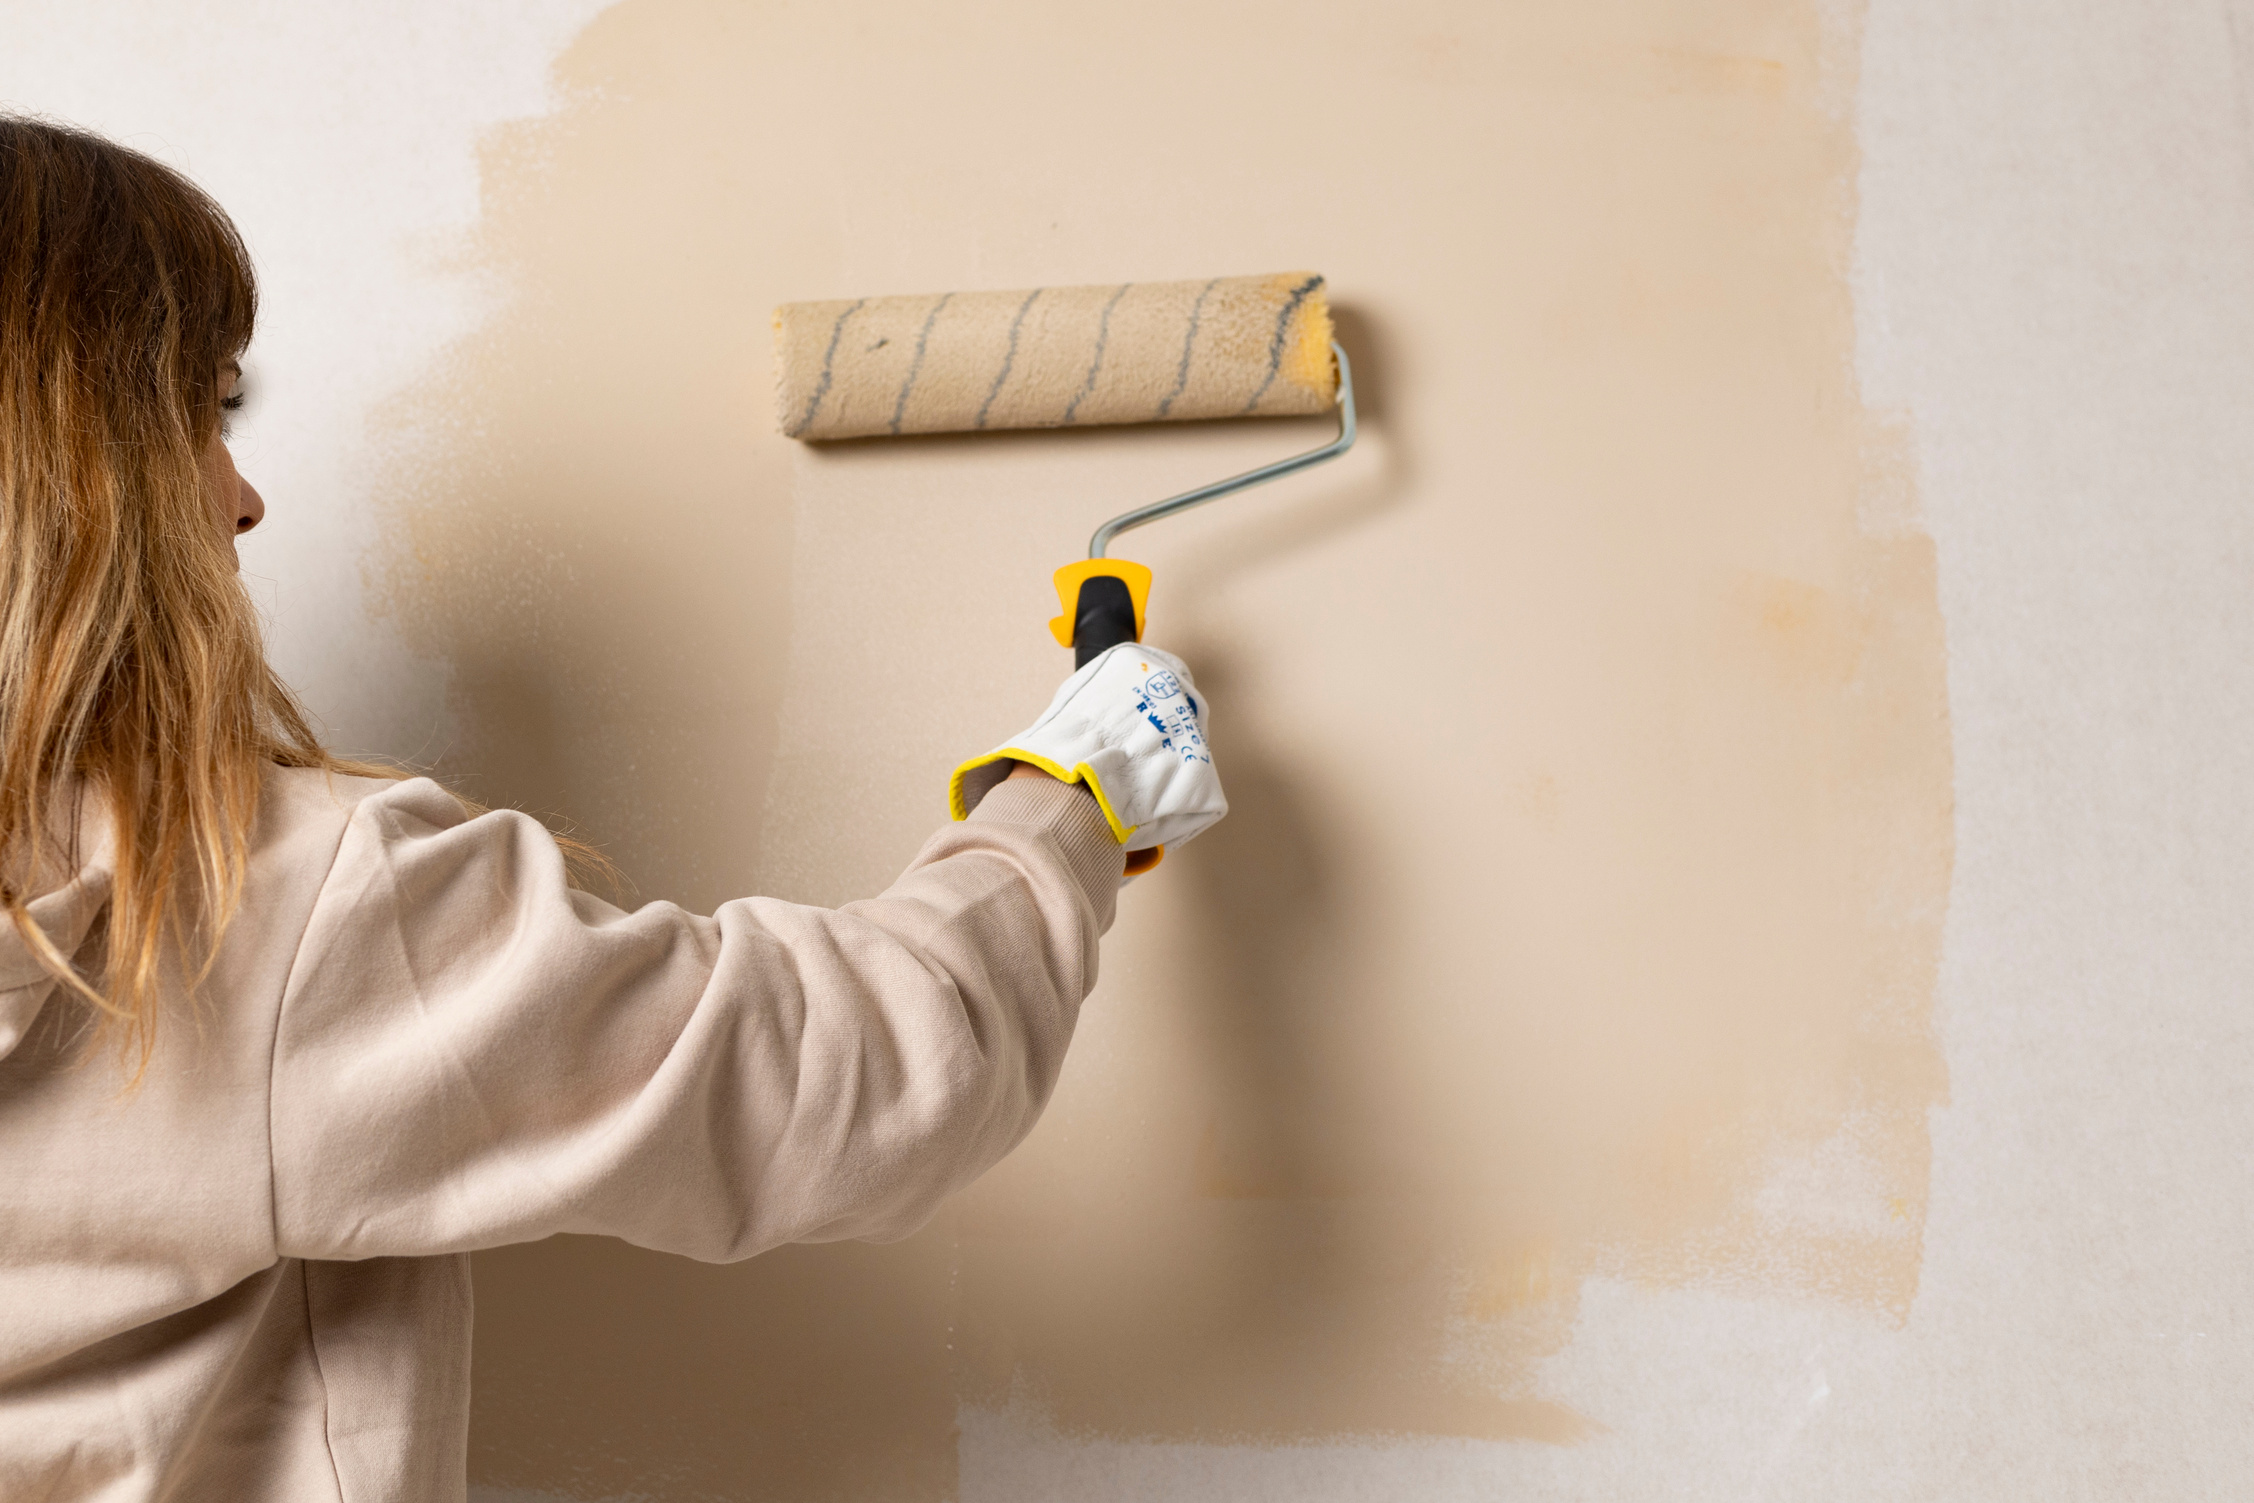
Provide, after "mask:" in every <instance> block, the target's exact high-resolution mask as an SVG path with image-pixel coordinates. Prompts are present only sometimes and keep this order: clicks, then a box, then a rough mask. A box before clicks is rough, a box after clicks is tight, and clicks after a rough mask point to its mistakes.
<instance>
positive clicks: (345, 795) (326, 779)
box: [261, 765, 470, 835]
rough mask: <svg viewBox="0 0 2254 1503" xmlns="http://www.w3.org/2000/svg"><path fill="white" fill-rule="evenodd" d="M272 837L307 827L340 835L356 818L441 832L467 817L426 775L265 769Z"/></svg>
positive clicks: (266, 811)
mask: <svg viewBox="0 0 2254 1503" xmlns="http://www.w3.org/2000/svg"><path fill="white" fill-rule="evenodd" d="M263 798H264V804H265V808H264V809H263V810H262V811H261V813H262V814H263V815H264V817H265V822H266V823H267V826H268V830H269V832H270V835H283V834H285V832H294V831H298V830H310V829H328V830H333V831H335V832H336V833H338V834H342V832H343V829H344V827H345V826H347V825H349V824H351V823H352V822H353V821H354V820H355V819H356V818H357V819H367V818H371V817H373V818H376V819H380V820H383V821H385V822H386V823H389V822H392V821H395V820H400V821H405V822H406V823H408V824H410V825H421V826H428V827H436V828H445V827H447V826H451V825H456V824H459V823H461V822H462V820H464V819H465V818H467V817H468V816H469V813H470V811H469V810H467V809H466V808H464V807H463V805H462V802H461V801H460V800H459V799H457V798H455V797H454V795H453V794H451V793H448V792H447V791H446V789H445V788H443V787H442V786H440V785H439V784H438V783H436V782H434V781H433V780H431V779H430V778H427V777H414V776H408V775H404V774H391V773H386V772H384V771H383V770H382V769H373V770H371V771H370V772H367V773H360V772H355V771H350V770H345V769H339V768H332V767H283V766H278V765H277V766H270V767H268V768H267V769H266V783H265V788H264V791H263Z"/></svg>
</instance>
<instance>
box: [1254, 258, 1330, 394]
mask: <svg viewBox="0 0 2254 1503" xmlns="http://www.w3.org/2000/svg"><path fill="white" fill-rule="evenodd" d="M1322 285H1323V279H1322V278H1321V277H1309V278H1308V279H1307V280H1306V281H1304V282H1301V283H1300V284H1299V285H1298V286H1297V287H1294V288H1292V289H1291V297H1290V298H1289V299H1287V300H1286V301H1285V303H1284V306H1283V311H1282V312H1281V313H1278V314H1277V315H1276V333H1275V337H1274V338H1273V339H1270V340H1269V341H1268V375H1267V378H1266V379H1265V380H1263V381H1262V382H1261V383H1260V389H1259V390H1258V391H1256V392H1254V393H1253V394H1252V400H1251V401H1249V402H1247V403H1245V404H1244V410H1245V411H1246V412H1250V411H1251V410H1252V409H1253V408H1255V407H1258V406H1259V405H1260V399H1261V398H1262V397H1264V396H1266V395H1267V394H1268V388H1269V387H1271V386H1273V385H1275V384H1276V372H1277V371H1279V370H1281V369H1282V368H1283V363H1284V330H1285V329H1287V328H1289V327H1291V316H1292V315H1293V314H1294V313H1297V312H1298V311H1299V305H1300V304H1301V303H1303V302H1305V301H1307V294H1308V293H1310V292H1313V291H1314V290H1315V289H1316V288H1318V287H1320V286H1322Z"/></svg>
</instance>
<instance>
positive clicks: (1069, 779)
mask: <svg viewBox="0 0 2254 1503" xmlns="http://www.w3.org/2000/svg"><path fill="white" fill-rule="evenodd" d="M996 762H1031V763H1032V764H1033V765H1034V766H1035V767H1038V768H1040V769H1041V770H1042V771H1043V772H1045V773H1047V774H1048V775H1049V776H1050V777H1052V778H1055V779H1056V780H1057V781H1058V782H1060V783H1083V784H1085V785H1087V789H1088V791H1089V792H1090V793H1092V794H1094V795H1095V796H1096V807H1097V808H1099V809H1101V810H1103V811H1104V823H1105V824H1107V825H1110V826H1111V835H1112V839H1114V840H1116V841H1118V842H1119V843H1120V844H1121V845H1125V844H1126V843H1127V841H1128V839H1129V838H1130V837H1131V836H1133V835H1134V833H1135V831H1136V830H1137V829H1138V828H1140V827H1139V826H1136V825H1123V824H1121V823H1120V822H1119V816H1118V815H1117V814H1114V813H1113V812H1112V808H1111V800H1110V799H1108V798H1106V797H1104V785H1103V784H1102V783H1100V782H1098V781H1097V780H1096V770H1095V769H1094V768H1092V767H1090V766H1089V765H1088V764H1087V763H1085V762H1083V763H1081V764H1080V765H1079V766H1078V767H1074V768H1071V769H1069V770H1067V769H1066V768H1064V767H1062V766H1060V765H1059V764H1057V763H1055V762H1052V761H1050V760H1049V759H1048V758H1047V757H1044V756H1040V755H1038V754H1037V753H1034V752H1029V751H1025V750H1023V749H1022V748H1019V747H1015V746H1005V747H1003V748H1002V749H1001V750H1000V751H990V752H988V753H987V754H986V755H985V756H983V757H973V758H971V759H970V760H969V761H968V762H965V763H964V764H963V765H962V766H960V767H958V768H956V769H955V771H954V773H953V775H952V776H950V777H949V778H948V779H947V813H948V814H949V815H950V816H952V817H953V818H955V819H968V818H970V808H969V806H968V805H966V804H965V803H964V802H963V774H964V773H967V772H975V771H976V770H977V769H979V768H981V767H991V766H993V765H994V764H995V763H996Z"/></svg>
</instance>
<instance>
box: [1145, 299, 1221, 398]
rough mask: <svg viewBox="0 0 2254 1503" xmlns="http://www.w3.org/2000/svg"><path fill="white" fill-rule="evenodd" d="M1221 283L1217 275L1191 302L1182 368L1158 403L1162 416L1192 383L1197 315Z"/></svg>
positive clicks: (1183, 337)
mask: <svg viewBox="0 0 2254 1503" xmlns="http://www.w3.org/2000/svg"><path fill="white" fill-rule="evenodd" d="M1220 285H1221V279H1220V278H1219V277H1215V278H1214V279H1213V280H1212V281H1210V282H1208V283H1206V284H1205V286H1204V287H1202V288H1201V289H1199V291H1198V295H1197V301H1196V302H1194V303H1192V304H1190V331H1189V332H1188V333H1187V334H1184V335H1183V336H1182V368H1181V369H1180V370H1178V371H1176V372H1175V373H1174V389H1173V390H1172V391H1170V392H1168V393H1167V394H1166V400H1164V401H1163V402H1160V403H1159V404H1158V415H1159V416H1160V417H1164V416H1166V414H1167V413H1168V412H1170V411H1172V410H1173V407H1174V399H1175V398H1176V397H1178V396H1180V395H1181V394H1182V392H1183V390H1184V389H1185V388H1186V387H1188V385H1189V384H1190V350H1191V347H1192V346H1194V345H1195V344H1196V343H1197V316H1198V314H1200V313H1202V312H1203V311H1204V310H1205V300H1206V298H1207V297H1209V296H1211V295H1212V292H1213V289H1214V288H1216V287H1218V286H1220Z"/></svg>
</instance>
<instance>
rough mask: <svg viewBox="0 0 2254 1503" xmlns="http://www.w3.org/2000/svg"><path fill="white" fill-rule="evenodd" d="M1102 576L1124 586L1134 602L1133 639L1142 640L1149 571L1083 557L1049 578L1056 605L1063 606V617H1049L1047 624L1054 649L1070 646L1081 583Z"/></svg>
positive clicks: (1122, 562)
mask: <svg viewBox="0 0 2254 1503" xmlns="http://www.w3.org/2000/svg"><path fill="white" fill-rule="evenodd" d="M1105 574H1108V575H1110V576H1111V577H1112V578H1113V579H1116V580H1118V581H1119V582H1120V583H1121V584H1124V585H1125V586H1127V598H1128V599H1130V600H1132V601H1134V602H1135V640H1136V641H1138V642H1140V641H1141V640H1142V639H1143V608H1144V605H1145V604H1146V602H1148V601H1149V599H1150V570H1148V569H1146V568H1144V567H1143V566H1142V565H1141V564H1137V563H1130V562H1128V561H1127V560H1126V559H1123V558H1084V559H1081V560H1079V561H1078V562H1076V563H1070V564H1066V565H1065V566H1064V567H1063V568H1061V569H1059V570H1057V572H1056V573H1055V574H1054V575H1053V576H1051V577H1052V578H1053V579H1054V581H1055V583H1056V587H1057V604H1058V605H1060V606H1062V607H1064V614H1063V615H1061V616H1055V617H1051V618H1050V621H1049V635H1050V636H1052V637H1055V638H1056V639H1057V646H1059V647H1070V646H1071V645H1072V621H1073V615H1074V613H1075V612H1076V611H1078V610H1079V608H1080V584H1081V581H1083V580H1088V579H1094V578H1096V577H1097V576H1099V575H1105Z"/></svg>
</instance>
